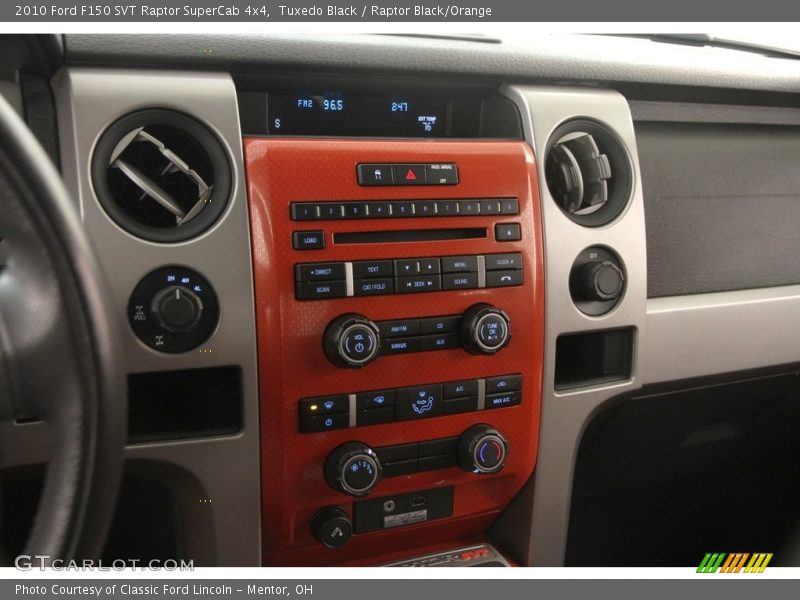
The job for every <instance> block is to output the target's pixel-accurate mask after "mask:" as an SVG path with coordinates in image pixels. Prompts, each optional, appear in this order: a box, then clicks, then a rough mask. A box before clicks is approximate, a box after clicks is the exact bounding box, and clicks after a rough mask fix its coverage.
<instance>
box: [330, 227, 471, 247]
mask: <svg viewBox="0 0 800 600" xmlns="http://www.w3.org/2000/svg"><path fill="white" fill-rule="evenodd" d="M485 237H487V235H486V227H459V228H457V229H393V230H390V231H346V232H342V233H334V234H333V243H334V244H375V243H380V242H435V241H440V240H472V239H480V238H485Z"/></svg>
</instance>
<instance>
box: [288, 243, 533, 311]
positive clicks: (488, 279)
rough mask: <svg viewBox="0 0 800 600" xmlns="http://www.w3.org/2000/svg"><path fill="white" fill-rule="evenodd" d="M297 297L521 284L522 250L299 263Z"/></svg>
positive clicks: (297, 265)
mask: <svg viewBox="0 0 800 600" xmlns="http://www.w3.org/2000/svg"><path fill="white" fill-rule="evenodd" d="M294 277H295V298H297V299H298V300H322V299H326V298H349V297H352V296H379V295H384V294H408V293H417V292H438V291H443V290H444V291H450V290H466V289H475V288H487V287H488V288H492V287H509V286H517V285H522V283H523V275H522V254H520V253H510V254H485V255H475V256H444V257H441V258H440V257H428V258H404V259H395V260H362V261H355V262H329V263H299V264H296V265H295V267H294Z"/></svg>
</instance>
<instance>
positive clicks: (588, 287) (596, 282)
mask: <svg viewBox="0 0 800 600" xmlns="http://www.w3.org/2000/svg"><path fill="white" fill-rule="evenodd" d="M577 284H578V290H576V291H577V295H578V296H579V297H580V298H581V299H583V300H600V301H605V300H616V299H617V298H619V295H620V294H621V293H622V287H623V285H624V284H625V276H624V275H623V274H622V269H620V268H619V267H618V266H617V265H615V264H614V263H613V262H611V261H610V260H604V261H600V262H591V263H589V264H587V265H584V266H583V267H581V270H580V272H579V273H578V280H577Z"/></svg>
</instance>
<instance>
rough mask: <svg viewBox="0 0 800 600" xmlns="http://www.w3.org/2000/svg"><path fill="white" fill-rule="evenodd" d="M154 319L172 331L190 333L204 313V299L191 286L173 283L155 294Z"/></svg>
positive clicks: (151, 305) (153, 304) (152, 313)
mask: <svg viewBox="0 0 800 600" xmlns="http://www.w3.org/2000/svg"><path fill="white" fill-rule="evenodd" d="M150 314H151V315H152V316H153V319H155V321H156V322H157V323H158V324H159V325H161V327H163V328H164V329H166V330H167V331H170V332H172V333H188V332H189V331H191V330H192V329H194V327H195V325H197V323H198V321H199V320H200V317H201V315H202V314H203V301H202V300H200V298H199V297H198V296H197V294H195V293H194V292H193V291H192V290H190V289H189V288H186V287H184V286H182V285H171V286H169V287H166V288H164V289H163V290H161V291H160V292H158V293H157V294H156V295H155V296H153V301H152V303H151V304H150Z"/></svg>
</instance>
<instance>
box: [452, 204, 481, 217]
mask: <svg viewBox="0 0 800 600" xmlns="http://www.w3.org/2000/svg"><path fill="white" fill-rule="evenodd" d="M458 214H460V215H468V216H475V215H479V214H481V203H480V202H479V201H478V200H459V201H458Z"/></svg>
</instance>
